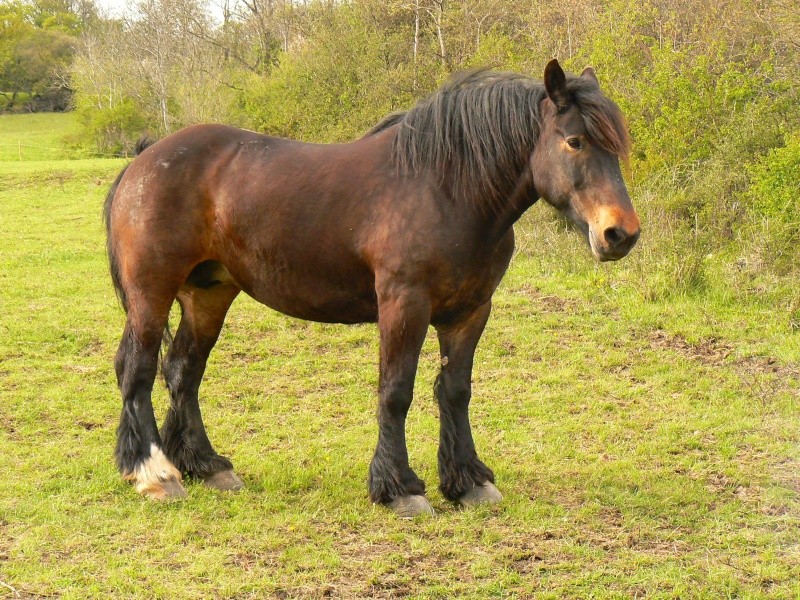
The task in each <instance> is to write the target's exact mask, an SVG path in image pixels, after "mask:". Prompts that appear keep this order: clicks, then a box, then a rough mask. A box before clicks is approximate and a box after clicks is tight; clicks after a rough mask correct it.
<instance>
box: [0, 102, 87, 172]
mask: <svg viewBox="0 0 800 600" xmlns="http://www.w3.org/2000/svg"><path fill="white" fill-rule="evenodd" d="M76 131H77V123H76V121H75V115H74V114H73V113H35V114H30V115H0V161H37V160H55V159H62V158H80V157H81V154H80V153H79V152H76V151H69V150H67V149H65V146H64V140H65V138H67V137H68V136H70V135H73V134H74V133H75V132H76Z"/></svg>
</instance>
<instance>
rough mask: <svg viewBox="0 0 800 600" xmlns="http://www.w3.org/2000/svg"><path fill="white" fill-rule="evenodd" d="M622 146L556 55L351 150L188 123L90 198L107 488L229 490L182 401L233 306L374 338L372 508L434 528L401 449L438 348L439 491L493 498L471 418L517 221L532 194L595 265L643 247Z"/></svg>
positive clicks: (193, 405) (194, 407) (613, 115)
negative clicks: (111, 309)
mask: <svg viewBox="0 0 800 600" xmlns="http://www.w3.org/2000/svg"><path fill="white" fill-rule="evenodd" d="M628 149H629V139H628V134H627V130H626V127H625V123H624V120H623V118H622V116H621V114H620V111H619V109H618V108H617V107H616V105H615V104H614V103H613V102H611V101H610V100H609V99H608V98H606V97H605V96H604V95H603V94H602V93H601V91H600V88H599V85H598V83H597V79H596V77H595V75H594V72H593V71H592V70H591V69H587V70H586V71H584V72H583V74H582V75H581V76H580V77H575V76H571V75H570V76H566V75H565V74H564V72H563V71H562V69H561V67H560V66H559V64H558V62H557V61H555V60H554V61H551V62H550V63H549V64H548V65H547V68H546V69H545V72H544V82H543V84H542V83H539V82H536V81H534V80H531V79H529V78H527V77H523V76H521V75H514V74H508V73H494V72H490V71H485V70H481V71H472V72H469V73H466V74H463V75H460V76H458V77H456V78H454V79H453V80H451V81H450V82H449V83H448V84H446V85H445V86H444V87H442V88H441V89H440V90H439V91H438V92H436V93H435V94H433V95H432V96H430V97H429V98H427V99H425V100H423V101H421V102H420V103H419V104H418V105H417V106H416V107H414V108H412V109H411V110H409V111H408V112H406V113H402V114H395V115H390V116H389V117H387V118H386V119H384V121H382V122H381V123H380V124H378V125H377V126H376V127H375V128H373V129H372V130H371V131H370V132H369V133H368V134H367V135H365V136H364V137H363V138H361V139H359V140H356V141H354V142H352V143H348V144H331V145H317V144H306V143H300V142H296V141H290V140H285V139H278V138H274V137H269V136H265V135H260V134H257V133H253V132H250V131H243V130H240V129H234V128H232V127H224V126H219V125H198V126H194V127H189V128H187V129H184V130H182V131H179V132H177V133H175V134H173V135H170V136H168V137H166V138H164V139H163V140H161V141H159V142H158V143H156V144H154V145H151V146H150V147H148V148H146V149H143V151H142V152H141V154H140V155H139V156H138V157H137V158H136V159H134V161H133V162H132V163H131V164H130V165H129V166H128V167H127V168H126V169H125V170H124V171H123V172H122V173H120V175H119V177H118V178H117V180H116V182H115V183H114V185H113V186H112V188H111V190H110V192H109V194H108V198H107V199H106V203H105V218H106V227H107V231H108V254H109V260H110V263H111V275H112V279H113V282H114V285H115V287H116V289H117V291H118V294H119V297H120V299H121V301H122V304H123V306H124V308H125V310H126V312H127V322H126V324H125V331H124V333H123V335H122V341H121V342H120V346H119V351H118V352H117V356H116V361H115V367H116V373H117V380H118V383H119V386H120V389H121V392H122V400H123V408H122V415H121V418H120V424H119V429H118V431H117V437H118V440H117V447H116V459H117V464H118V466H119V469H120V471H121V472H122V474H123V476H124V477H125V479H127V480H129V481H131V482H132V483H133V485H134V486H135V488H136V490H137V491H139V492H140V493H142V494H145V495H147V496H150V497H154V498H172V497H181V496H184V495H185V494H186V492H185V490H184V488H183V486H182V484H181V476H182V474H186V475H190V476H193V477H197V478H200V479H202V480H204V482H205V484H206V485H208V486H210V487H212V488H217V489H223V490H236V489H239V488H240V487H241V486H242V481H241V479H239V477H238V476H237V475H236V474H235V473H234V471H233V467H232V465H231V462H230V461H229V460H228V459H227V458H225V457H223V456H220V455H219V454H217V453H216V451H215V450H214V449H213V447H212V445H211V443H210V442H209V439H208V437H207V435H206V431H205V427H204V425H203V421H202V418H201V415H200V407H199V403H198V388H199V387H200V381H201V379H202V377H203V372H204V370H205V366H206V360H207V358H208V355H209V352H210V351H211V349H212V347H213V346H214V343H215V342H216V340H217V337H218V336H219V333H220V329H221V327H222V323H223V320H224V318H225V314H226V313H227V311H228V308H229V307H230V305H231V303H232V302H233V300H234V298H236V296H237V295H238V294H239V292H241V291H244V292H245V293H247V294H249V295H250V296H252V297H253V298H255V299H256V300H258V301H259V302H262V303H264V304H266V305H267V306H269V307H271V308H273V309H275V310H278V311H280V312H282V313H285V314H287V315H291V316H294V317H298V318H301V319H309V320H314V321H323V322H331V323H363V322H377V324H378V329H379V331H380V385H379V401H378V425H379V433H378V442H377V449H376V451H375V455H374V458H373V459H372V463H371V465H370V469H369V493H370V497H371V499H372V500H373V502H378V503H382V504H385V505H388V506H390V507H392V508H393V509H394V510H395V511H396V512H397V513H398V514H400V515H401V516H413V515H416V514H419V513H423V512H432V511H431V507H430V504H429V503H428V501H427V500H426V498H425V495H424V494H425V484H424V483H423V482H422V481H421V480H420V479H419V477H417V475H416V474H415V473H414V471H413V470H412V469H411V467H410V466H409V464H408V453H407V450H406V441H405V420H406V413H407V411H408V409H409V406H410V404H411V396H412V390H413V386H414V377H415V374H416V370H417V361H418V358H419V353H420V348H421V346H422V343H423V340H424V338H425V334H426V331H427V329H428V326H429V325H431V324H432V325H433V326H434V327H435V328H436V331H437V333H438V336H439V344H440V347H441V364H442V368H441V372H440V373H439V375H438V377H437V379H436V384H435V387H434V393H435V396H436V399H437V401H438V403H439V410H440V415H441V434H440V446H439V475H440V480H441V490H442V493H443V494H444V496H445V497H447V498H448V499H450V500H452V501H456V502H460V503H461V504H463V505H470V504H476V503H482V502H497V501H499V500H500V499H501V495H500V493H499V492H498V491H497V488H496V487H495V486H494V484H493V482H494V474H493V473H492V471H491V470H490V469H489V468H488V467H487V466H486V465H485V464H484V463H483V462H481V460H480V459H479V458H478V455H477V453H476V450H475V446H474V444H473V440H472V433H471V431H470V424H469V417H468V406H469V401H470V396H471V389H470V379H471V373H472V362H473V356H474V352H475V347H476V345H477V343H478V340H479V339H480V337H481V333H482V332H483V329H484V326H485V325H486V321H487V319H488V318H489V311H490V307H491V299H492V294H493V292H494V290H495V288H496V287H497V285H498V284H499V283H500V280H501V278H502V277H503V274H504V273H505V271H506V268H507V267H508V263H509V260H510V259H511V254H512V250H513V248H514V234H513V231H512V225H513V224H514V222H515V221H517V219H518V218H519V217H520V215H522V213H523V212H524V211H525V210H526V209H527V208H528V207H530V206H531V205H532V204H533V203H534V202H536V200H537V199H538V198H544V199H545V200H546V201H547V202H548V203H550V204H551V205H553V206H554V207H555V208H556V209H557V210H558V211H560V212H561V213H562V214H564V215H566V216H567V217H569V218H570V219H572V220H573V221H574V222H575V223H576V224H577V225H578V226H579V228H580V229H581V230H582V231H583V233H584V234H585V235H586V237H587V238H588V240H589V244H590V247H591V250H592V252H593V253H594V255H595V256H596V257H597V258H598V259H599V260H617V259H619V258H622V257H623V256H625V255H626V254H627V253H628V251H629V250H630V249H631V248H632V247H633V245H634V244H635V243H636V240H637V238H638V237H639V219H638V217H637V215H636V213H635V212H634V209H633V206H632V205H631V201H630V199H629V197H628V193H627V191H626V189H625V184H624V183H623V179H622V174H621V172H620V166H619V159H620V157H624V156H626V154H627V152H628ZM176 299H177V301H178V303H179V304H180V307H181V314H182V316H181V319H180V325H179V326H178V330H177V333H176V335H175V337H174V339H172V340H171V343H170V344H169V347H168V350H167V352H166V355H165V357H164V360H163V364H162V372H163V375H164V378H165V379H166V383H167V387H168V388H169V392H170V395H171V407H170V409H169V412H168V414H167V416H166V420H165V423H164V425H163V427H162V428H161V431H160V432H159V429H158V427H157V425H156V419H155V417H154V414H153V406H152V404H151V398H150V395H151V390H152V386H153V381H154V378H155V376H156V370H157V362H158V355H159V348H160V345H161V342H162V334H163V332H164V331H165V327H166V325H167V320H168V315H169V311H170V307H171V306H172V304H173V302H174V301H175V300H176Z"/></svg>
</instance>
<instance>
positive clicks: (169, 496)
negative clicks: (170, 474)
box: [136, 478, 188, 501]
mask: <svg viewBox="0 0 800 600" xmlns="http://www.w3.org/2000/svg"><path fill="white" fill-rule="evenodd" d="M136 491H137V492H139V493H140V494H141V495H142V496H145V497H147V498H151V499H153V500H165V501H166V500H181V499H183V498H186V497H187V496H188V494H187V493H186V490H185V489H184V487H183V485H182V484H181V482H180V481H179V480H178V479H174V478H170V479H165V480H163V481H153V482H150V483H148V484H147V485H137V486H136Z"/></svg>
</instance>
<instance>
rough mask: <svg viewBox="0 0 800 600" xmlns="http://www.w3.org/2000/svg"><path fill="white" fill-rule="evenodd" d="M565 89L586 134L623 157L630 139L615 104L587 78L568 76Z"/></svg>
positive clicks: (624, 157)
mask: <svg viewBox="0 0 800 600" xmlns="http://www.w3.org/2000/svg"><path fill="white" fill-rule="evenodd" d="M567 89H568V90H569V91H570V93H571V94H572V97H573V98H574V99H575V102H576V104H577V105H578V109H579V111H580V113H581V117H583V123H584V125H585V126H586V131H587V132H588V134H589V136H591V138H592V139H593V140H594V141H595V142H597V143H598V144H599V145H600V147H601V148H603V149H604V150H606V151H608V152H610V153H612V154H615V155H617V156H619V157H620V158H621V159H622V160H627V158H628V155H629V154H630V151H631V138H630V134H629V133H628V125H627V123H626V122H625V117H623V116H622V111H620V109H619V107H618V106H617V105H616V104H615V103H614V102H613V101H612V100H611V99H609V98H608V97H607V96H605V95H604V94H603V93H602V92H601V91H600V88H599V87H598V86H597V84H596V83H595V82H594V81H592V80H590V79H587V78H584V77H572V78H570V79H569V80H568V81H567Z"/></svg>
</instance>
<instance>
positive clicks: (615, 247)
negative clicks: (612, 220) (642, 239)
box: [586, 228, 639, 262]
mask: <svg viewBox="0 0 800 600" xmlns="http://www.w3.org/2000/svg"><path fill="white" fill-rule="evenodd" d="M587 229H589V228H587ZM586 237H587V238H588V239H589V247H590V248H591V250H592V254H594V257H595V258H596V259H597V260H598V261H600V262H613V261H617V260H620V259H623V258H625V257H626V256H628V254H629V253H630V251H631V250H632V249H633V247H634V246H635V245H636V242H637V241H638V240H639V232H638V231H636V232H635V233H632V234H628V235H625V237H624V239H621V240H618V241H616V243H613V244H612V243H608V242H605V243H604V242H601V241H600V240H598V239H597V236H596V235H595V233H594V231H593V230H591V229H590V230H589V231H587V236H586Z"/></svg>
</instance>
